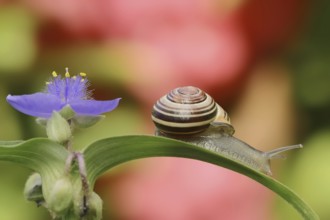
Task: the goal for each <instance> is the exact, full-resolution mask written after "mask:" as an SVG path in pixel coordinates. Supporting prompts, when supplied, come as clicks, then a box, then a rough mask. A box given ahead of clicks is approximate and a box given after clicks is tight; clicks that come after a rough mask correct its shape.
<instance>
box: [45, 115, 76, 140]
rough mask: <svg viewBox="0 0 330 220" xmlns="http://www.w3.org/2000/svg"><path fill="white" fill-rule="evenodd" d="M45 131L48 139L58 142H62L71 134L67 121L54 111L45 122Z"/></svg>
mask: <svg viewBox="0 0 330 220" xmlns="http://www.w3.org/2000/svg"><path fill="white" fill-rule="evenodd" d="M46 132H47V136H48V138H49V139H51V140H53V141H56V142H58V143H64V142H66V141H68V140H69V139H70V138H71V136H72V133H71V128H70V125H69V123H68V122H67V121H66V120H65V119H64V118H63V117H62V116H61V115H60V114H59V113H58V112H56V111H54V112H53V114H52V117H50V119H49V120H48V122H47V127H46Z"/></svg>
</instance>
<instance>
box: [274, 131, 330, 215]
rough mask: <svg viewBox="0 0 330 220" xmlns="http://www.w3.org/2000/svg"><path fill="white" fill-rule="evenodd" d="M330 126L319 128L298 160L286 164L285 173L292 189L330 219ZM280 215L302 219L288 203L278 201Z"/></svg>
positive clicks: (320, 213)
mask: <svg viewBox="0 0 330 220" xmlns="http://www.w3.org/2000/svg"><path fill="white" fill-rule="evenodd" d="M329 143H330V130H329V129H327V130H322V131H318V132H317V133H316V134H314V135H311V136H309V137H308V139H307V141H306V142H305V144H304V150H303V151H300V152H299V157H298V158H296V161H294V163H290V165H289V166H286V170H285V173H284V177H283V182H285V183H286V184H287V185H288V186H290V187H291V188H292V189H295V191H296V193H298V194H299V195H300V196H301V197H302V198H304V200H305V201H306V202H307V203H308V204H309V205H311V207H313V208H314V210H315V211H316V212H317V213H318V214H319V216H320V219H330V212H329V197H330V187H329V186H330V174H329V170H328V168H329V167H330V160H329V155H330V147H329ZM277 208H278V210H279V211H278V212H275V213H277V214H276V215H277V218H276V219H292V220H294V219H300V217H299V216H298V215H297V213H295V212H294V211H293V210H292V209H289V207H288V206H286V204H284V203H282V202H280V201H278V207H277Z"/></svg>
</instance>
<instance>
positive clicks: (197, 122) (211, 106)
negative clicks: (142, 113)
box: [151, 86, 234, 135]
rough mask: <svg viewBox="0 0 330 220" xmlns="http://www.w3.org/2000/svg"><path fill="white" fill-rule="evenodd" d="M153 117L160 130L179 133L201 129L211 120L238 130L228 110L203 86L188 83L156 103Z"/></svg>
mask: <svg viewBox="0 0 330 220" xmlns="http://www.w3.org/2000/svg"><path fill="white" fill-rule="evenodd" d="M151 117H152V120H153V122H154V123H155V125H156V127H157V128H158V129H159V131H160V132H163V133H167V134H176V135H187V134H194V133H199V132H201V131H204V130H206V129H207V128H208V127H209V126H210V124H211V123H214V124H216V123H218V125H223V124H227V127H231V129H232V130H231V131H228V132H229V133H234V130H233V128H232V126H231V124H230V119H229V117H228V114H227V113H226V112H225V111H224V110H223V109H222V108H221V107H220V106H219V105H218V104H217V103H216V102H215V101H214V100H213V98H212V97H211V96H210V95H208V94H206V93H205V92H203V91H202V90H200V89H198V88H196V87H193V86H186V87H180V88H176V89H173V90H172V91H170V92H169V93H168V94H167V95H165V96H163V97H161V98H160V99H159V100H158V101H157V102H156V104H155V105H154V107H153V111H152V114H151Z"/></svg>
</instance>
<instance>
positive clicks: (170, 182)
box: [103, 158, 271, 220]
mask: <svg viewBox="0 0 330 220" xmlns="http://www.w3.org/2000/svg"><path fill="white" fill-rule="evenodd" d="M146 166H148V168H146ZM144 167H145V169H144V170H143V169H142V171H141V170H140V171H137V170H134V172H131V173H130V174H126V175H124V177H123V178H122V179H121V178H120V177H119V180H118V179H117V181H116V180H115V181H113V179H112V180H109V182H106V183H103V184H104V187H107V188H108V189H110V194H109V197H110V200H111V201H112V202H111V203H112V204H113V206H114V207H113V208H115V210H118V212H119V219H122V220H155V219H157V220H206V219H207V220H219V219H230V220H249V219H251V220H264V219H270V216H269V215H270V213H269V208H270V196H271V194H270V191H269V190H267V189H266V188H265V187H263V186H262V185H260V184H258V183H256V182H254V181H252V180H251V179H248V178H247V177H244V176H242V175H240V174H237V173H234V172H232V171H229V170H226V169H222V168H219V167H217V166H214V165H210V164H207V163H202V162H199V161H194V160H188V159H186V160H183V159H176V158H162V159H149V160H147V161H146V163H145V164H144ZM267 201H269V202H267Z"/></svg>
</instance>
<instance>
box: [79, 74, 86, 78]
mask: <svg viewBox="0 0 330 220" xmlns="http://www.w3.org/2000/svg"><path fill="white" fill-rule="evenodd" d="M79 75H80V76H81V77H86V76H87V74H86V73H79Z"/></svg>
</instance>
